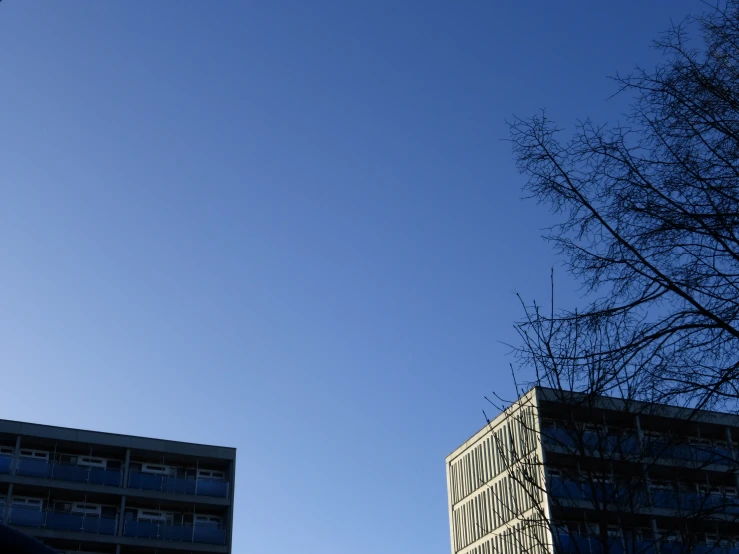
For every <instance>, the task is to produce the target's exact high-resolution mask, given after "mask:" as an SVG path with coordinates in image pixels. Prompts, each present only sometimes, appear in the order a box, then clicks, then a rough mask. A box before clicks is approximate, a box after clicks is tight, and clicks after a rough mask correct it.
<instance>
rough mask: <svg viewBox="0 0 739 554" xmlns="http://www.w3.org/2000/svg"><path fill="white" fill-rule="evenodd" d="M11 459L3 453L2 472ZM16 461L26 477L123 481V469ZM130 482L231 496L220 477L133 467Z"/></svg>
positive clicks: (133, 485) (100, 482)
mask: <svg viewBox="0 0 739 554" xmlns="http://www.w3.org/2000/svg"><path fill="white" fill-rule="evenodd" d="M12 462H13V458H12V457H11V456H0V474H3V473H5V474H8V473H10V470H11V467H12ZM16 463H17V466H16V474H17V475H21V476H23V477H38V478H41V479H55V480H59V481H72V482H75V483H90V484H93V485H106V486H110V487H120V486H121V485H122V483H123V473H122V471H121V470H119V469H103V468H100V467H87V466H80V465H75V464H62V463H59V462H48V461H46V460H34V459H31V458H17V459H16ZM128 486H129V487H131V488H133V489H143V490H150V491H163V492H172V493H177V494H194V495H198V496H213V497H217V498H228V482H227V481H220V480H217V479H195V478H192V477H189V478H185V477H167V476H163V475H153V474H150V473H140V472H136V471H132V472H130V473H129V475H128Z"/></svg>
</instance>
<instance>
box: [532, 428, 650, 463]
mask: <svg viewBox="0 0 739 554" xmlns="http://www.w3.org/2000/svg"><path fill="white" fill-rule="evenodd" d="M542 439H543V442H544V444H546V445H549V446H557V447H560V448H563V449H565V450H566V451H569V452H572V453H575V452H579V451H580V449H582V450H584V451H585V452H586V453H591V452H592V453H596V452H601V451H602V452H603V453H604V454H606V453H607V454H611V455H621V456H628V457H631V456H635V455H638V454H639V439H638V437H637V436H636V435H635V434H624V435H618V434H613V435H600V434H598V433H597V432H596V431H592V430H586V431H583V432H581V433H580V432H577V431H575V430H571V429H563V428H561V427H544V428H543V430H542Z"/></svg>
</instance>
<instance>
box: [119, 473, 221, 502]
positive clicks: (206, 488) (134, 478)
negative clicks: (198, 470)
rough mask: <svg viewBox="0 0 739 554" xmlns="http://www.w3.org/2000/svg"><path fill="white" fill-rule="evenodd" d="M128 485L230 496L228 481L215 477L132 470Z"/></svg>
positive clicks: (178, 492) (165, 490) (176, 491)
mask: <svg viewBox="0 0 739 554" xmlns="http://www.w3.org/2000/svg"><path fill="white" fill-rule="evenodd" d="M128 486H129V487H131V488H132V489H145V490H150V491H164V492H173V493H177V494H196V495H199V496H216V497H219V498H227V497H228V483H227V482H226V481H218V480H215V479H194V478H186V477H167V476H164V475H152V474H150V473H139V472H136V471H132V472H131V473H129V475H128Z"/></svg>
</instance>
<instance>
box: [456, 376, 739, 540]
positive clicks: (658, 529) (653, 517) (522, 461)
mask: <svg viewBox="0 0 739 554" xmlns="http://www.w3.org/2000/svg"><path fill="white" fill-rule="evenodd" d="M738 438H739V417H736V416H733V415H729V414H722V413H716V412H707V411H701V412H696V411H692V410H686V409H679V408H674V407H668V406H664V405H658V404H647V403H640V402H626V401H623V400H617V399H612V398H607V397H602V396H601V397H592V396H588V397H586V396H584V395H575V394H570V393H564V392H562V391H555V390H552V389H546V388H535V389H532V390H531V391H529V392H528V393H527V394H526V395H524V396H522V397H521V398H520V399H518V400H517V401H516V402H514V403H513V404H512V405H511V406H510V407H509V408H508V409H506V410H505V411H504V412H503V413H501V414H500V415H498V416H497V417H496V418H495V419H494V420H493V421H491V422H490V423H489V425H486V426H485V427H483V428H482V429H481V430H480V431H478V432H477V433H476V434H475V435H473V436H472V437H471V438H470V439H469V440H467V441H466V442H465V443H464V444H462V445H461V446H460V447H459V448H457V449H456V450H454V452H452V453H451V454H450V455H449V456H448V457H447V459H446V474H447V487H448V508H449V526H450V530H451V550H452V554H517V553H521V552H526V553H531V554H539V553H541V554H544V553H550V552H556V553H566V554H569V553H572V554H603V553H607V554H625V553H629V554H642V553H644V554H678V553H688V552H691V553H696V554H706V553H708V552H711V553H714V552H715V553H716V554H719V553H722V554H739V497H737V490H738V487H739V464H738V463H737V459H739V444H737V442H736V439H738Z"/></svg>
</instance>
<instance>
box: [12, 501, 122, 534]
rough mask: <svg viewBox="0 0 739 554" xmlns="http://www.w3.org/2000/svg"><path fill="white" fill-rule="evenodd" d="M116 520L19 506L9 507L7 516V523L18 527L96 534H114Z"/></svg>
mask: <svg viewBox="0 0 739 554" xmlns="http://www.w3.org/2000/svg"><path fill="white" fill-rule="evenodd" d="M117 522H118V519H117V518H108V517H100V516H96V515H90V514H72V513H68V512H49V511H45V510H37V509H35V508H24V507H19V506H13V507H11V508H10V517H9V518H8V523H10V524H11V525H17V526H19V527H36V528H44V529H56V530H60V531H74V532H77V533H93V534H96V535H98V534H99V535H115V533H116V527H117Z"/></svg>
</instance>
